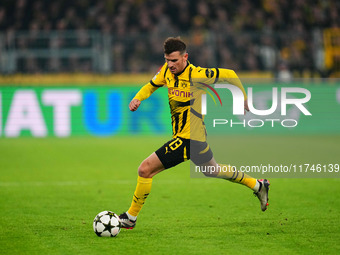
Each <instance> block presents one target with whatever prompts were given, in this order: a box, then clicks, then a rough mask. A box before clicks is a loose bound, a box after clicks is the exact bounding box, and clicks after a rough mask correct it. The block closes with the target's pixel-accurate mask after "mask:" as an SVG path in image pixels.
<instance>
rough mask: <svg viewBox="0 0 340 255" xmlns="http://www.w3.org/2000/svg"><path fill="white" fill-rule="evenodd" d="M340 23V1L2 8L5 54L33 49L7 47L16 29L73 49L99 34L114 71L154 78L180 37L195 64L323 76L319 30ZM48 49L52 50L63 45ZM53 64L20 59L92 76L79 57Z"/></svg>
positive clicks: (38, 0)
mask: <svg viewBox="0 0 340 255" xmlns="http://www.w3.org/2000/svg"><path fill="white" fill-rule="evenodd" d="M339 23H340V1H337V0H313V1H310V0H295V1H288V0H239V1H232V0H198V1H196V0H165V1H161V0H124V1H123V0H74V1H69V0H58V1H49V0H3V1H1V4H0V33H2V34H4V35H5V38H6V40H5V42H4V43H2V44H3V45H2V46H3V48H6V47H10V45H12V44H13V45H14V47H16V48H19V49H25V48H32V47H33V48H34V47H35V45H34V42H33V43H31V42H30V41H27V40H26V39H22V40H20V39H18V40H16V41H15V42H13V41H11V40H14V39H13V38H14V36H13V35H14V34H15V33H16V32H17V31H28V32H29V33H30V34H31V35H34V34H37V33H47V32H50V31H58V32H62V31H69V30H71V31H73V32H74V34H76V35H77V40H76V42H73V43H74V44H75V46H76V47H78V48H82V47H86V46H88V45H90V44H91V43H92V41H91V40H90V39H89V36H88V30H91V31H100V34H102V35H107V36H110V38H111V40H110V44H111V46H112V47H111V56H112V59H113V65H112V68H111V70H112V72H150V71H151V72H154V71H155V70H157V66H159V65H161V64H162V61H163V53H162V42H163V41H164V39H165V38H166V37H168V36H178V35H180V36H181V37H182V38H183V39H184V40H185V41H186V42H187V43H188V52H189V54H190V59H191V62H192V63H194V64H195V65H200V66H205V67H214V66H218V67H226V68H231V69H235V70H242V71H263V70H269V71H273V72H275V71H278V70H289V71H291V72H293V73H296V74H297V75H302V73H303V72H304V71H306V70H308V71H310V72H316V71H319V72H323V71H324V70H323V69H324V67H323V62H324V61H323V39H322V31H323V29H325V28H332V27H340V24H339ZM33 41H34V40H33ZM30 43H31V44H30ZM42 43H43V42H41V41H40V42H39V45H38V46H37V47H42V46H41V44H42ZM45 43H46V44H47V46H50V47H52V46H53V44H58V43H61V44H62V43H63V42H58V41H57V42H51V41H46V42H45ZM51 45H52V46H51ZM11 47H13V46H11ZM0 48H1V47H0ZM53 61H57V60H55V59H54V60H53V59H50V63H48V65H46V63H43V64H41V63H40V66H39V62H38V61H36V60H35V59H34V57H32V58H25V59H24V60H23V63H22V67H21V69H22V70H21V71H22V72H43V71H44V70H45V71H46V66H49V68H48V69H47V70H49V71H53V70H55V71H86V72H90V71H91V70H92V65H93V63H91V62H89V61H88V60H84V61H81V60H79V59H77V56H76V55H71V56H70V58H69V59H67V60H66V61H65V62H64V63H63V64H61V65H60V64H59V65H58V64H56V63H54V64H53ZM41 65H43V66H45V69H44V68H43V67H41ZM53 66H54V68H53ZM62 66H64V67H62ZM58 68H59V69H58ZM62 68H64V69H62Z"/></svg>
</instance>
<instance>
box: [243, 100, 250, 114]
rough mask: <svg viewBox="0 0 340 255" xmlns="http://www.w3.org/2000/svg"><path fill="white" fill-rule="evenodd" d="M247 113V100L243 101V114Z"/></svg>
mask: <svg viewBox="0 0 340 255" xmlns="http://www.w3.org/2000/svg"><path fill="white" fill-rule="evenodd" d="M247 112H249V107H248V99H246V100H244V114H246V113H247Z"/></svg>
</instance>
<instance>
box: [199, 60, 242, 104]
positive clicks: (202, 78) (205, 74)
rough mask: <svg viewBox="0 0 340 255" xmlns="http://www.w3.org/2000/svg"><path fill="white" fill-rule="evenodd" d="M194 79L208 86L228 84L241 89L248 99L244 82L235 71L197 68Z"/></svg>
mask: <svg viewBox="0 0 340 255" xmlns="http://www.w3.org/2000/svg"><path fill="white" fill-rule="evenodd" d="M192 79H193V81H194V82H195V80H196V81H198V82H204V83H207V84H214V83H217V82H227V83H229V84H231V85H234V86H236V87H238V88H240V89H241V91H242V93H243V95H244V99H247V94H246V91H245V90H244V87H243V85H242V82H241V81H240V79H239V78H238V76H237V74H236V73H235V71H234V70H231V69H225V68H202V67H197V68H196V70H195V71H194V72H193V75H192Z"/></svg>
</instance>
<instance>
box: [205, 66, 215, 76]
mask: <svg viewBox="0 0 340 255" xmlns="http://www.w3.org/2000/svg"><path fill="white" fill-rule="evenodd" d="M205 75H206V76H207V77H208V78H212V77H214V71H213V70H211V69H210V68H208V69H206V70H205Z"/></svg>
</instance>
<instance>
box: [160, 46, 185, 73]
mask: <svg viewBox="0 0 340 255" xmlns="http://www.w3.org/2000/svg"><path fill="white" fill-rule="evenodd" d="M164 58H165V61H166V62H167V63H168V67H169V70H170V72H171V73H173V74H178V73H180V72H182V71H183V70H184V68H185V67H186V65H187V60H188V53H184V54H181V53H180V52H179V51H174V52H172V53H170V54H164Z"/></svg>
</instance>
